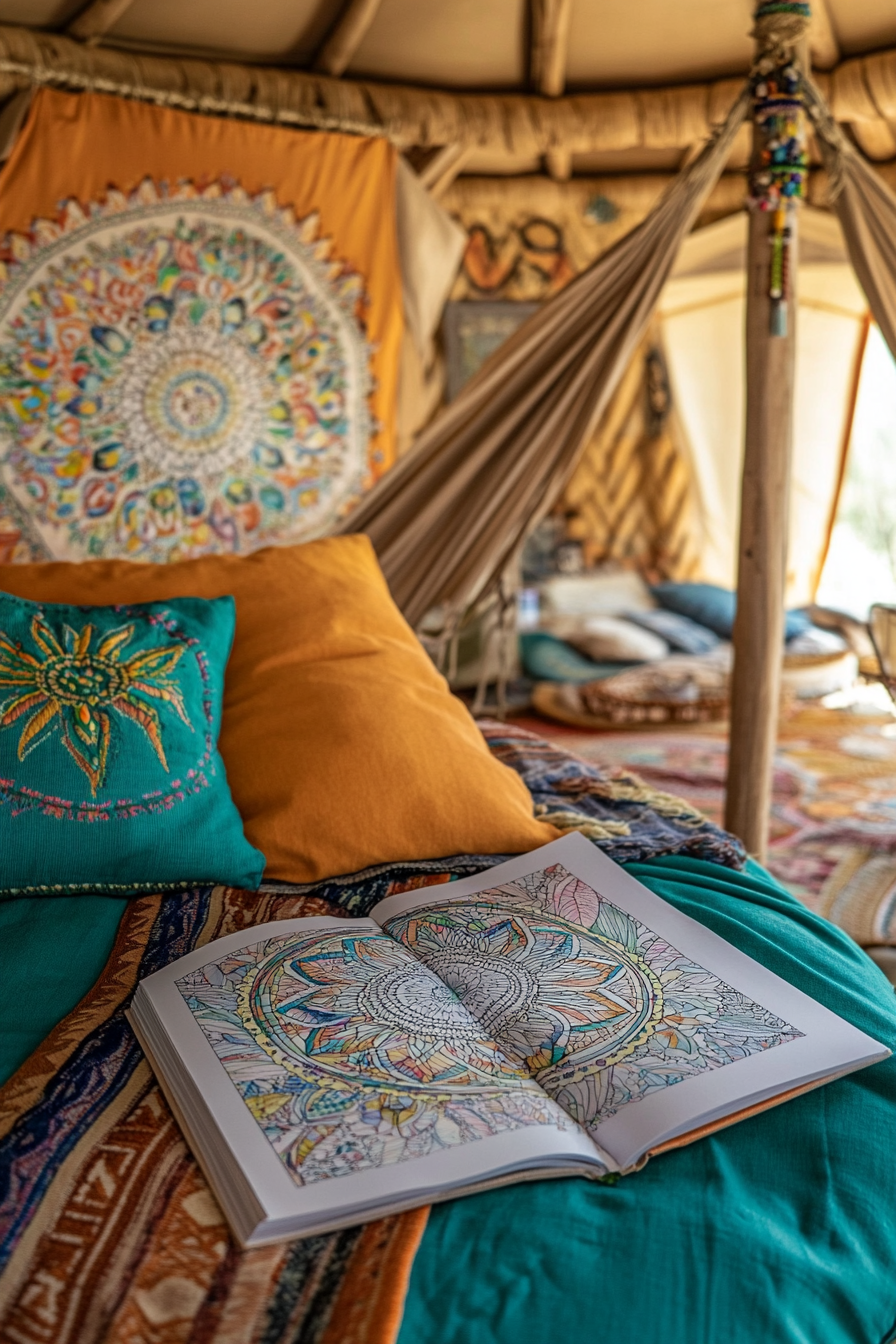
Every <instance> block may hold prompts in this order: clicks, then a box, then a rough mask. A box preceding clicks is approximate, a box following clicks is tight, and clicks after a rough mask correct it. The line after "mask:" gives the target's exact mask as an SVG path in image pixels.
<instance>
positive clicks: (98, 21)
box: [65, 0, 134, 46]
mask: <svg viewBox="0 0 896 1344" xmlns="http://www.w3.org/2000/svg"><path fill="white" fill-rule="evenodd" d="M133 2H134V0H88V3H87V4H86V5H85V6H84V8H83V9H81V10H79V11H78V13H77V14H76V15H75V17H74V18H73V19H72V21H71V23H70V24H69V25H68V27H67V28H66V30H65V31H66V32H67V33H68V35H69V37H74V38H76V39H77V40H78V41H79V42H87V43H88V44H89V45H90V46H95V45H96V43H98V42H101V41H102V40H103V38H104V37H105V36H106V33H108V32H109V30H110V29H111V28H114V26H115V24H116V23H117V22H118V20H119V19H120V18H121V16H122V14H124V12H125V10H126V9H130V7H131V5H132V4H133Z"/></svg>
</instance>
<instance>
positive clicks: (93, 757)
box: [0, 615, 192, 797]
mask: <svg viewBox="0 0 896 1344" xmlns="http://www.w3.org/2000/svg"><path fill="white" fill-rule="evenodd" d="M94 634H95V630H94V627H93V626H92V625H85V626H82V628H81V629H80V630H73V629H72V628H71V626H68V625H67V626H65V628H64V631H63V637H62V643H60V642H59V640H58V639H57V637H56V635H55V634H54V633H53V631H52V630H51V629H50V628H49V626H48V625H47V623H46V621H45V620H44V619H43V618H42V617H41V616H40V615H37V616H35V617H34V619H33V620H32V622H31V637H32V639H33V640H34V643H35V645H36V646H37V649H38V650H39V651H40V653H39V655H38V654H34V653H29V652H28V651H27V650H25V649H23V648H22V646H21V644H19V643H15V644H14V643H13V642H12V640H11V639H10V638H9V636H8V635H6V634H4V632H3V631H2V630H0V687H4V686H9V687H12V688H13V689H14V691H15V692H16V693H15V694H14V695H13V697H12V699H10V700H8V701H7V702H6V704H5V705H3V706H2V713H0V729H2V728H9V727H11V726H12V724H14V723H16V722H17V721H18V720H19V719H22V718H23V717H24V716H25V715H30V717H29V718H28V719H27V721H26V722H25V724H24V727H23V728H22V733H21V736H20V737H19V744H18V756H19V760H20V761H21V760H24V758H25V756H26V755H27V754H28V753H29V752H30V751H32V750H33V749H34V748H35V747H36V746H37V745H38V744H39V743H40V742H42V741H44V740H45V739H46V738H48V737H50V736H51V735H53V734H54V732H55V731H56V730H61V735H62V743H63V745H64V746H65V747H66V748H67V749H68V751H69V752H70V754H71V756H72V759H73V760H74V762H75V764H76V765H77V766H78V767H79V769H81V770H83V772H84V774H85V775H86V776H87V778H88V780H89V781H90V790H91V793H92V794H93V796H94V797H96V791H97V789H98V788H100V786H101V785H102V783H103V781H104V779H105V776H106V766H107V764H108V760H109V744H110V741H111V736H112V717H111V715H110V712H109V711H112V710H114V711H115V713H116V714H119V715H121V717H122V718H126V719H130V720H131V722H132V723H135V724H136V725H137V726H138V727H139V728H140V729H141V730H142V732H143V733H144V734H145V736H146V738H147V739H148V740H149V742H150V744H151V745H152V748H153V750H154V751H155V753H156V755H157V756H158V758H159V761H160V762H161V764H162V766H163V768H164V769H165V770H167V769H168V762H167V760H166V758H165V748H164V746H163V744H162V724H161V720H160V718H159V713H158V710H157V709H156V708H155V706H154V705H153V703H152V702H153V701H156V702H158V703H159V704H160V705H167V706H168V708H169V709H171V710H173V712H174V713H175V714H177V716H178V717H179V718H180V719H181V720H182V721H183V722H184V723H185V724H186V725H187V727H188V728H192V725H191V723H190V720H189V717H188V716H187V711H186V708H185V706H184V700H183V696H182V695H181V692H180V689H179V687H178V685H177V683H176V682H175V681H172V680H171V679H170V674H171V673H172V672H173V671H174V668H175V667H176V665H177V663H178V662H179V660H180V658H181V655H182V654H183V652H184V647H185V646H184V645H183V644H169V645H166V646H165V647H164V648H156V649H144V650H141V651H139V652H137V653H133V654H131V656H130V658H128V659H125V660H122V653H123V652H124V650H125V648H126V647H127V645H128V644H129V643H130V641H131V639H132V638H133V635H134V626H133V625H121V626H118V627H117V628H116V629H115V630H111V631H110V632H109V633H108V634H107V635H104V636H103V638H102V639H101V640H100V641H99V643H98V644H97V645H96V648H95V649H94V650H93V651H91V644H92V642H93V638H94Z"/></svg>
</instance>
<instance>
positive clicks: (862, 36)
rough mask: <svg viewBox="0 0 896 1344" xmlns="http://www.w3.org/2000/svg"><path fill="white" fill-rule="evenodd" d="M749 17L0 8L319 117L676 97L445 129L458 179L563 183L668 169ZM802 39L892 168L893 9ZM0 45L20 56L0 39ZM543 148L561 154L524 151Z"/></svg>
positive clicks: (449, 5)
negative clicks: (171, 58)
mask: <svg viewBox="0 0 896 1344" xmlns="http://www.w3.org/2000/svg"><path fill="white" fill-rule="evenodd" d="M752 8H753V5H752V3H751V0H683V3H678V4H676V3H673V0H642V3H641V4H639V5H637V6H633V5H631V4H630V3H627V0H534V3H533V2H532V0H425V2H423V0H343V3H339V0H255V3H254V4H252V5H247V4H246V3H245V0H188V3H184V0H93V3H88V4H86V5H85V3H84V0H0V24H8V25H22V26H25V27H27V28H30V29H32V30H37V31H43V32H44V33H47V34H50V33H56V34H65V33H66V32H68V33H69V34H71V35H72V36H73V37H76V38H79V39H81V40H85V39H86V40H87V42H96V41H100V42H101V43H102V44H103V46H104V47H113V48H116V49H118V50H121V51H129V52H133V53H140V52H142V53H147V52H154V53H166V54H169V55H175V56H182V57H184V58H186V59H190V58H198V59H203V60H209V59H211V60H221V61H227V62H233V61H241V62H252V63H256V64H260V65H265V66H276V67H280V68H282V69H292V70H304V71H307V72H316V73H317V74H318V75H320V76H323V77H324V79H323V80H322V81H321V85H322V87H320V88H318V89H317V90H316V91H315V95H314V97H315V99H316V101H317V102H318V104H320V105H323V106H326V105H327V104H328V101H329V96H328V93H327V89H326V87H325V86H326V82H327V81H326V77H327V76H332V75H336V76H340V77H341V79H342V80H343V81H345V82H350V83H354V82H358V83H360V84H362V85H364V86H368V89H369V86H370V85H375V86H380V87H381V86H383V85H389V84H391V85H401V86H406V87H407V86H417V87H418V88H421V89H433V88H438V89H441V90H452V91H456V92H457V94H459V95H470V94H472V93H492V94H498V95H503V98H502V102H501V104H500V106H498V107H497V108H496V109H495V108H493V109H492V112H493V114H494V116H495V117H497V119H498V121H499V123H503V124H505V125H508V127H509V121H510V120H513V119H514V117H517V116H518V115H519V114H520V112H521V109H520V108H519V106H518V105H516V104H515V100H514V99H513V98H512V95H519V94H526V93H532V92H535V93H544V94H548V95H552V96H556V95H562V94H564V93H565V94H566V95H568V96H571V98H570V101H574V96H575V95H576V94H579V95H580V94H582V93H589V92H596V91H621V90H627V89H639V88H640V89H648V88H652V89H656V90H660V89H662V88H663V86H679V89H678V94H677V95H676V96H673V97H672V98H670V99H669V100H668V103H667V105H665V104H664V102H663V100H662V99H661V98H660V99H656V98H654V99H650V100H648V101H647V102H646V103H643V104H641V105H639V106H638V107H637V108H635V109H633V110H632V109H629V114H628V115H627V112H626V108H625V106H624V105H623V104H622V103H621V102H620V101H619V99H618V97H617V98H616V99H615V100H614V101H613V102H606V103H603V104H598V105H592V106H579V107H578V108H571V109H570V112H571V114H572V115H571V119H563V120H561V121H557V119H556V116H552V117H550V118H549V120H548V121H546V122H545V123H544V125H543V126H542V128H541V129H542V131H543V135H542V136H539V135H538V134H537V133H535V134H534V135H533V134H529V135H528V136H527V135H525V134H522V135H521V134H520V133H519V129H518V128H516V129H514V128H512V127H509V128H508V131H507V134H506V135H504V136H502V135H501V134H500V133H495V127H494V124H493V118H487V119H486V120H487V122H488V125H485V124H483V122H482V118H481V112H482V109H481V108H479V109H478V111H477V109H476V108H473V109H472V112H470V109H469V108H468V109H467V112H468V113H469V115H464V116H462V117H460V121H461V122H462V123H463V124H464V125H465V126H466V128H467V132H468V133H467V134H466V135H464V136H463V137H462V138H463V139H464V140H465V141H467V142H469V143H467V145H466V150H465V159H464V163H463V166H462V171H463V173H464V174H470V173H489V174H492V173H513V174H517V173H521V172H524V173H525V172H530V173H531V172H538V171H542V170H544V169H545V168H547V169H548V170H549V171H551V172H552V174H553V175H554V176H558V175H559V176H564V177H565V176H567V175H568V174H569V173H570V172H572V173H575V174H582V173H597V172H632V171H644V170H648V169H654V170H656V169H667V170H668V169H672V168H675V167H677V166H678V163H679V161H680V152H681V150H682V149H686V148H687V147H688V146H689V145H690V144H692V143H693V142H694V141H695V140H696V139H699V138H700V136H701V134H702V133H704V131H705V126H706V114H707V112H715V111H717V108H716V104H717V103H718V104H721V105H724V104H727V103H730V101H731V96H732V95H731V86H727V85H726V84H724V83H723V85H722V86H721V87H716V88H715V89H714V88H713V87H712V85H713V82H717V81H727V80H730V79H732V78H735V77H737V76H739V75H742V74H743V73H744V72H745V71H746V69H747V68H748V65H749V61H750V56H751V51H752V44H751V39H750V36H749V30H750V26H751V12H752ZM810 45H811V51H812V59H813V65H814V67H815V69H816V70H817V71H826V72H831V73H830V75H829V77H828V78H827V79H823V80H822V83H823V84H824V85H825V86H826V87H825V92H826V93H828V95H829V96H830V98H831V101H832V104H833V107H834V111H835V113H836V115H837V116H838V117H839V119H840V120H841V121H843V122H845V123H846V124H848V125H849V126H850V127H851V128H852V132H853V134H854V135H855V136H856V138H857V139H858V140H859V142H860V144H861V146H862V148H863V150H864V151H865V152H866V153H867V154H868V155H869V156H870V157H872V158H874V159H876V160H878V161H886V160H889V159H892V158H896V129H894V128H896V74H894V70H893V68H891V62H889V61H888V60H886V59H885V58H884V59H883V60H881V59H877V58H876V57H875V55H874V54H875V53H886V52H887V51H888V49H892V48H896V5H894V4H893V0H817V2H816V3H815V4H814V5H813V29H812V37H811V44H810ZM4 49H5V51H6V53H7V54H11V55H20V54H21V53H16V52H10V51H9V46H8V42H7V36H6V34H3V33H0V54H2V53H3V51H4ZM60 54H61V53H60ZM869 56H871V57H872V59H871V60H866V59H864V58H866V57H869ZM701 84H703V85H705V86H706V87H705V88H703V89H700V88H699V87H693V86H697V85H701ZM682 85H690V86H692V87H691V89H690V90H688V91H687V92H686V91H685V90H682V89H681V88H680V86H682ZM396 92H397V91H396ZM683 95H684V96H683ZM508 96H511V97H510V98H509V100H508V101H504V100H507V99H508ZM403 97H404V104H405V107H404V113H405V116H406V119H407V120H408V121H409V122H411V123H415V124H416V129H417V134H416V135H415V134H413V130H414V128H415V127H414V125H413V124H412V125H410V126H409V127H408V134H407V137H406V138H407V140H408V144H407V145H406V146H403V147H405V148H410V147H412V145H413V144H414V143H415V142H416V143H418V144H423V145H429V146H432V145H437V144H439V143H440V142H441V143H445V141H446V136H445V135H444V134H440V133H439V129H440V123H441V126H442V129H443V130H444V123H445V121H446V118H447V119H448V120H449V121H450V120H451V115H450V111H449V110H446V109H445V107H441V108H437V107H435V106H433V105H432V104H430V105H429V107H428V111H427V109H426V108H424V107H422V106H419V105H417V104H415V103H414V100H413V99H411V100H410V102H408V99H407V94H406V89H405V94H404V96H403ZM361 102H362V103H363V104H364V105H365V106H366V109H367V112H368V119H370V120H373V121H376V120H377V119H380V120H384V121H390V120H391V121H394V115H395V104H394V100H393V101H392V102H391V103H389V105H388V106H387V105H386V104H384V103H383V102H382V97H379V98H378V97H377V96H376V93H375V92H374V94H373V95H372V96H370V95H369V93H368V95H367V96H366V97H365V95H364V92H363V90H362V91H361ZM698 109H702V110H699V111H698ZM477 116H479V123H478V125H477V126H475V127H474V126H473V124H472V123H473V122H475V120H476V117H477ZM583 121H584V123H586V124H585V125H584V126H583ZM611 123H612V126H611ZM635 123H637V124H635ZM455 129H457V126H456V124H455ZM567 132H569V133H568V134H567ZM545 140H546V141H547V142H552V143H553V144H555V145H556V146H557V147H558V148H559V149H560V151H561V153H560V154H559V155H558V154H553V156H552V155H551V153H550V152H549V153H548V154H547V155H545V153H543V152H542V153H539V152H537V151H538V150H540V149H541V150H543V149H544V143H545ZM746 152H747V139H746V134H744V136H742V137H741V140H740V141H739V143H738V145H737V146H736V148H735V151H734V154H733V156H732V163H731V166H732V167H736V168H740V167H742V166H743V160H744V159H745V156H746ZM564 153H565V157H564ZM546 160H547V161H546Z"/></svg>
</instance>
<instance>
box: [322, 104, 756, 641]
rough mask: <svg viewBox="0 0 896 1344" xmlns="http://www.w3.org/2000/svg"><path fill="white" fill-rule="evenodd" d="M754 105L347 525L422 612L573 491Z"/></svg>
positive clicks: (412, 614) (464, 600) (469, 595)
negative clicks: (587, 448)
mask: <svg viewBox="0 0 896 1344" xmlns="http://www.w3.org/2000/svg"><path fill="white" fill-rule="evenodd" d="M747 106H748V94H747V91H746V90H744V91H743V92H742V93H741V95H740V97H739V98H738V99H737V101H736V102H735V104H734V106H733V108H732V109H731V111H730V112H729V113H728V117H727V119H726V121H725V122H724V124H723V125H722V127H721V128H720V129H719V130H718V131H717V132H716V134H715V135H714V137H713V138H712V140H711V141H710V142H709V143H708V144H707V145H706V146H705V147H704V149H703V150H702V151H701V152H700V154H699V155H698V156H697V157H696V158H695V159H694V161H693V162H692V163H691V164H690V165H689V166H688V167H687V168H686V169H684V170H683V171H682V173H681V174H680V176H679V177H678V178H677V179H676V180H675V182H674V183H673V184H672V186H671V187H670V189H669V191H668V192H667V193H666V194H665V195H664V196H663V198H662V199H661V201H660V202H659V204H658V205H657V206H656V207H655V208H654V210H653V211H652V212H651V214H650V215H648V216H647V218H646V219H645V220H644V221H643V223H642V224H641V225H640V226H639V227H638V228H637V229H635V230H634V231H633V232H632V233H631V234H629V235H628V236H627V237H626V238H624V239H622V240H621V241H620V242H619V243H617V245H616V246H615V247H613V248H612V249H610V251H608V252H606V253H605V254H604V255H603V256H602V257H601V258H600V259H599V260H598V261H597V262H596V263H595V264H594V266H592V267H591V268H590V269H589V270H588V271H586V272H584V274H582V275H581V276H579V277H578V278H577V279H575V280H574V281H572V282H571V283H570V284H569V285H568V286H567V287H566V288H565V289H563V290H562V291H561V292H560V293H559V294H557V295H556V296H555V297H554V298H553V299H551V300H550V301H549V302H547V303H546V304H545V305H544V307H543V308H541V309H540V311H539V312H537V313H536V314H535V315H534V316H533V317H532V318H530V319H529V321H528V322H526V323H525V324H524V325H523V326H522V327H520V329H519V330H518V331H517V332H516V334H515V335H514V336H512V337H511V338H510V340H508V341H507V343H506V344H505V345H504V346H502V347H501V349H500V350H499V351H498V352H497V353H496V354H495V355H494V356H493V357H492V359H490V360H489V361H488V363H487V364H486V365H485V366H484V368H483V369H482V370H481V372H480V373H479V374H478V375H477V376H476V377H475V378H474V379H473V380H472V381H471V382H470V383H468V384H467V386H466V387H465V388H464V389H463V391H462V392H461V393H460V395H459V396H458V397H457V398H456V400H455V401H454V402H452V403H451V405H450V406H449V407H448V408H447V409H446V410H445V411H444V412H443V413H442V415H441V416H440V417H439V418H438V419H437V420H436V421H435V422H434V423H433V425H432V426H431V427H430V428H428V429H427V430H425V431H424V433H423V434H422V435H421V436H420V438H419V440H418V442H417V445H416V447H415V448H414V449H413V451H412V452H410V453H409V454H408V455H407V456H406V457H404V458H403V459H402V460H401V461H400V462H399V463H398V465H397V466H396V467H395V468H394V469H393V470H392V471H390V472H389V473H388V475H387V476H385V477H384V478H383V479H382V480H381V481H380V482H379V483H378V485H377V486H376V487H375V488H374V490H372V491H371V492H370V494H369V495H368V496H367V498H366V499H365V500H364V501H362V503H361V504H360V505H359V506H358V508H357V509H355V510H354V512H353V513H352V514H351V516H350V517H349V518H348V519H347V520H346V522H345V523H344V524H343V525H342V527H341V528H340V530H341V531H343V532H359V531H361V532H366V533H368V535H369V536H370V537H371V540H372V541H373V543H374V546H375V547H376V550H377V553H378V555H379V558H380V562H381V564H382V566H383V569H384V571H385V573H386V576H387V578H388V580H389V583H390V586H391V588H392V592H393V594H394V596H395V598H396V601H397V602H398V604H399V606H401V608H402V610H403V611H404V613H405V615H406V616H407V617H408V619H409V620H410V621H411V622H412V623H416V622H418V621H419V620H421V619H422V617H423V616H424V615H425V613H426V612H427V611H429V610H430V609H431V608H432V607H434V606H436V605H437V604H447V605H448V606H449V607H450V608H451V609H453V611H454V612H456V613H459V612H460V611H462V610H463V609H464V608H466V607H468V606H469V605H471V604H472V603H473V602H474V601H475V600H476V599H478V598H480V597H482V596H483V595H484V594H485V593H487V592H488V591H489V590H492V589H494V588H495V587H496V586H497V585H498V583H499V581H500V576H501V575H502V573H503V571H504V570H505V568H506V567H507V565H508V564H509V562H510V560H511V558H512V557H513V555H514V554H515V552H516V551H517V550H518V549H519V546H520V544H521V542H522V539H523V537H524V536H525V534H526V532H527V530H528V529H529V527H530V526H531V525H532V524H533V523H534V522H535V521H537V519H538V518H539V517H541V516H543V514H544V513H545V511H546V510H547V509H548V508H550V506H551V504H552V503H553V502H554V500H555V499H556V498H557V496H558V495H559V493H560V492H561V490H562V489H563V487H564V485H565V483H566V481H567V480H568V479H569V476H570V475H571V473H572V471H573V469H574V468H575V466H576V463H577V461H578V459H579V456H580V454H581V451H582V448H583V447H584V445H585V443H586V442H587V440H588V438H589V436H590V434H591V433H592V431H593V429H594V427H595V426H596V424H597V422H598V421H599V419H600V416H601V414H602V413H603V411H604V410H605V409H606V407H607V405H608V404H609V401H610V398H611V397H612V395H613V393H614V391H615V390H616V387H617V385H618V383H619V380H620V378H621V377H622V375H623V373H624V371H625V369H626V367H627V365H628V363H629V361H630V360H631V358H632V356H633V354H634V351H635V350H636V348H637V346H638V343H639V341H640V340H641V339H642V337H643V335H644V332H645V330H646V328H647V325H648V323H649V321H650V318H651V316H652V314H653V311H654V308H655V306H656V303H657V300H658V298H659V294H660V291H661V289H662V287H663V284H664V282H665V280H666V279H667V277H668V275H669V272H670V271H671V269H672V266H673V264H674V260H675V256H676V254H677V252H678V248H679V246H680V244H681V241H682V239H683V238H684V237H685V235H686V234H687V233H688V232H689V230H690V229H691V227H692V225H693V223H694V220H695V219H696V217H697V216H698V214H699V212H700V210H701V208H702V206H703V203H704V201H705V200H706V198H707V196H708V194H709V192H710V191H711V190H712V187H713V186H714V184H715V183H716V181H717V180H718V178H719V176H720V174H721V172H722V169H723V167H724V164H725V162H726V159H727V157H728V154H729V152H730V149H731V145H732V143H733V141H734V138H735V136H736V135H737V133H738V130H739V128H740V125H741V123H742V121H743V119H744V116H745V113H746V110H747Z"/></svg>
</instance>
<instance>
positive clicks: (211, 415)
mask: <svg viewBox="0 0 896 1344" xmlns="http://www.w3.org/2000/svg"><path fill="white" fill-rule="evenodd" d="M396 160H397V153H396V150H395V148H394V147H393V146H392V145H391V144H390V143H389V142H388V141H387V140H386V139H384V138H383V137H374V138H363V137H360V136H349V135H336V134H332V135H328V134H317V133H308V132H303V131H295V130H286V129H283V128H280V127H274V126H256V125H252V124H247V123H245V122H238V121H234V120H223V119H217V118H212V117H206V116H195V115H192V114H189V113H185V112H180V111H176V110H173V109H171V108H159V107H152V106H149V105H148V104H146V103H141V102H137V101H130V100H126V99H119V98H111V97H107V96H104V95H101V94H95V93H86V94H67V93H59V92H56V91H54V90H51V89H41V90H39V91H38V93H37V94H36V96H35V98H34V102H33V105H32V108H31V112H30V115H29V117H28V121H27V123H26V125H25V127H24V129H23V131H22V133H21V135H20V137H19V139H18V141H17V143H16V146H15V148H14V150H13V153H12V155H11V156H10V158H9V160H8V162H7V164H6V166H5V168H4V170H3V174H2V178H0V185H2V192H0V235H4V236H5V241H4V242H3V244H2V246H0V263H2V267H0V351H2V360H0V429H2V446H0V487H2V490H3V492H4V496H5V497H4V500H3V501H2V506H0V507H2V510H3V514H4V518H3V522H4V524H5V526H4V528H3V529H0V530H4V531H5V532H6V533H7V534H11V533H13V532H16V531H18V532H19V533H20V534H21V535H22V536H24V537H25V538H26V539H27V542H28V545H27V547H26V548H25V549H26V551H28V552H30V554H31V557H32V558H55V559H65V560H76V561H77V560H83V559H87V558H90V557H94V556H99V555H103V556H123V557H125V558H128V559H133V560H147V561H154V562H158V561H168V560H176V559H183V558H187V557H189V556H193V555H199V554H206V553H212V552H216V551H234V550H238V551H249V550H253V549H255V548H257V547H259V546H263V545H271V544H281V543H288V542H295V541H301V540H306V539H309V538H311V537H315V536H320V535H321V534H323V533H325V532H327V531H329V530H331V529H332V527H333V526H334V524H335V523H336V522H337V521H338V520H339V519H340V518H341V517H343V516H344V514H345V512H346V511H347V510H348V509H349V508H350V507H351V505H352V504H353V503H354V502H355V501H356V500H357V499H358V498H359V497H360V495H361V494H362V493H363V492H364V490H366V489H368V488H369V486H370V485H371V484H372V482H373V481H374V480H375V479H376V478H377V477H378V476H379V475H380V474H381V473H382V472H383V471H385V470H386V469H387V468H388V467H389V466H390V465H391V463H392V462H393V461H394V458H395V444H394V424H395V401H396V385H397V379H398V367H399V354H400V349H401V341H402V331H403V318H402V279H401V272H400V265H399V254H398V247H397V229H396V189H395V174H396ZM272 188H275V189H272ZM60 202H62V205H60ZM405 213H408V212H407V211H405ZM406 232H407V230H406ZM411 232H413V230H411ZM411 261H412V262H413V256H412V257H411ZM411 269H412V270H413V269H414V267H413V265H412V266H411ZM416 270H417V271H418V272H419V270H420V266H419V259H418V262H417V265H416ZM440 275H441V283H442V286H443V289H447V287H448V286H449V285H450V282H451V279H452V275H453V269H452V268H450V267H449V269H448V271H447V272H446V271H445V269H444V267H443V268H442V270H441V272H440ZM429 306H430V308H431V306H432V305H431V303H430V305H429ZM425 309H426V304H425V303H422V302H421V303H420V304H418V311H417V312H416V314H415V316H416V319H417V321H418V324H419V323H421V322H422V323H424V324H425V322H426V321H430V324H431V319H430V318H427V317H426V313H425ZM421 314H422V316H421ZM424 334H425V332H424ZM5 549H9V548H8V546H5ZM20 549H21V548H20ZM35 553H36V554H35ZM23 558H28V557H27V555H26V556H25V557H23Z"/></svg>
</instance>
